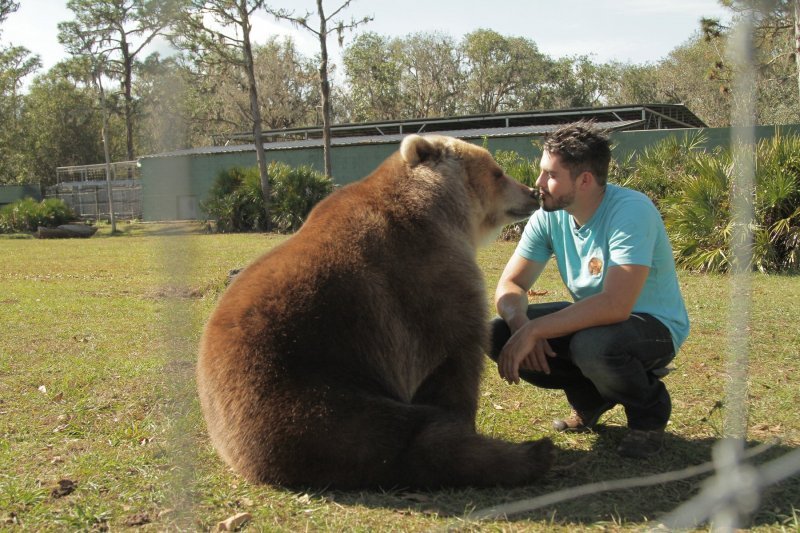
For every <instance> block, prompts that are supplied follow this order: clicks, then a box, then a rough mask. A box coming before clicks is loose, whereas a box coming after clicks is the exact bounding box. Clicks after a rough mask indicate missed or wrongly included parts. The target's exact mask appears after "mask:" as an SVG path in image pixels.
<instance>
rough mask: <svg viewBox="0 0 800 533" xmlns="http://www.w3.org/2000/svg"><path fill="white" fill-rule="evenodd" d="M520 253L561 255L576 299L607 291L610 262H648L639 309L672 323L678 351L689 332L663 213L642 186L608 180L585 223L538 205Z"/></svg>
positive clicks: (559, 260)
mask: <svg viewBox="0 0 800 533" xmlns="http://www.w3.org/2000/svg"><path fill="white" fill-rule="evenodd" d="M516 253H517V254H518V255H520V256H522V257H524V258H526V259H529V260H531V261H537V262H541V263H544V262H547V261H548V260H549V259H550V257H552V256H555V259H556V262H557V263H558V270H559V272H560V273H561V279H562V280H563V281H564V284H565V285H566V286H567V288H568V289H569V292H570V294H571V295H572V298H573V299H574V300H575V301H578V300H580V299H582V298H586V297H587V296H591V295H593V294H597V293H599V292H600V291H602V290H603V280H604V279H605V275H606V272H607V271H608V267H611V266H615V265H644V266H647V267H649V268H650V272H649V274H648V276H647V281H646V282H645V284H644V288H643V289H642V292H641V294H640V295H639V298H638V299H637V300H636V304H635V305H634V306H633V312H634V313H637V312H638V313H648V314H650V315H653V316H654V317H656V318H657V319H659V320H660V321H661V322H662V323H663V324H664V325H665V326H667V328H669V331H670V333H671V334H672V342H673V344H674V345H675V352H676V353H677V351H678V349H679V348H680V346H681V345H682V344H683V341H685V340H686V337H687V336H688V335H689V316H688V314H687V312H686V306H685V305H684V302H683V296H681V291H680V287H679V286H678V277H677V274H676V272H675V260H674V259H673V257H672V246H671V245H670V243H669V238H668V237H667V232H666V229H664V223H663V222H662V220H661V214H660V213H659V212H658V209H656V207H655V205H653V202H651V201H650V199H649V198H648V197H647V196H645V195H644V194H642V193H640V192H638V191H634V190H631V189H626V188H624V187H619V186H617V185H611V184H608V185H606V193H605V195H604V197H603V201H602V202H601V203H600V206H599V207H598V208H597V211H595V213H594V215H592V218H591V219H589V221H588V222H587V223H586V224H584V225H583V226H582V227H580V228H576V224H575V220H574V219H573V218H572V215H570V214H569V213H567V212H566V211H564V210H559V211H552V212H546V211H544V210H543V209H539V210H537V211H536V212H535V213H534V214H533V216H531V218H530V220H529V221H528V224H527V225H526V226H525V231H523V233H522V238H521V240H520V242H519V245H518V246H517V250H516Z"/></svg>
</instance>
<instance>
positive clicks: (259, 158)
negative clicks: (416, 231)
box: [239, 0, 272, 229]
mask: <svg viewBox="0 0 800 533" xmlns="http://www.w3.org/2000/svg"><path fill="white" fill-rule="evenodd" d="M239 15H240V16H241V19H242V40H243V41H244V60H245V70H246V71H247V85H248V93H249V95H250V112H251V113H252V115H253V142H255V145H256V162H257V163H258V175H259V177H260V178H261V192H262V194H263V195H264V214H265V216H266V218H265V220H264V226H265V228H266V229H270V228H271V226H272V224H271V223H270V219H271V217H270V186H269V175H268V174H267V159H266V154H265V153H264V143H263V141H262V140H261V136H262V135H261V133H262V130H261V109H260V107H259V105H258V88H257V87H256V74H255V67H254V65H253V47H252V44H251V43H250V30H251V27H250V18H249V15H248V14H247V1H246V0H240V1H239Z"/></svg>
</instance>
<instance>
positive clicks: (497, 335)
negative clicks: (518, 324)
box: [487, 317, 511, 361]
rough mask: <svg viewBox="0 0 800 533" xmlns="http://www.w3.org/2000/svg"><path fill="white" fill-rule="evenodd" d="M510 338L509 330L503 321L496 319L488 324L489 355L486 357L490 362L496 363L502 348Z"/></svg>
mask: <svg viewBox="0 0 800 533" xmlns="http://www.w3.org/2000/svg"><path fill="white" fill-rule="evenodd" d="M510 338H511V328H509V327H508V324H506V321H505V320H503V319H502V318H500V317H496V318H495V319H494V320H492V321H491V322H490V323H489V353H488V354H487V355H488V356H489V357H491V358H492V360H494V361H497V358H498V357H500V352H501V351H502V350H503V346H505V345H506V343H507V342H508V339H510Z"/></svg>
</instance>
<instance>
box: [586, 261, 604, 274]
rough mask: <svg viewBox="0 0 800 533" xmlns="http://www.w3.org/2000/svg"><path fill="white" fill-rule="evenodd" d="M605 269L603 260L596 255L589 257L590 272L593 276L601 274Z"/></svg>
mask: <svg viewBox="0 0 800 533" xmlns="http://www.w3.org/2000/svg"><path fill="white" fill-rule="evenodd" d="M602 271H603V261H602V260H601V259H598V258H596V257H592V258H591V259H589V274H591V275H592V276H599V275H600V273H601V272H602Z"/></svg>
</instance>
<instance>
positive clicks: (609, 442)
mask: <svg viewBox="0 0 800 533" xmlns="http://www.w3.org/2000/svg"><path fill="white" fill-rule="evenodd" d="M625 431H626V430H625V428H621V427H605V426H600V427H599V428H598V435H597V439H596V443H595V446H594V448H593V449H592V450H591V451H581V450H570V449H560V450H559V453H558V456H557V460H556V464H555V465H554V468H553V470H552V471H551V472H550V473H549V474H548V475H547V476H546V477H545V478H544V479H543V480H542V481H541V483H539V484H536V485H532V486H528V487H521V488H514V489H464V490H441V491H402V490H394V491H386V492H380V491H372V492H368V491H362V492H341V491H329V492H327V493H326V494H325V496H326V498H327V499H329V500H332V501H335V502H337V503H338V504H343V505H353V506H366V507H371V508H384V509H386V508H388V509H393V510H395V512H398V513H401V514H403V513H421V514H425V515H434V516H438V517H441V518H450V519H453V520H454V521H458V522H459V523H461V524H465V522H463V521H462V520H463V519H465V518H466V517H467V515H468V514H469V513H470V512H472V511H474V510H480V509H485V508H488V507H493V506H499V505H503V504H508V503H512V502H517V501H521V500H528V499H531V498H536V497H539V496H543V495H546V494H549V493H553V492H556V491H562V490H564V489H568V488H572V487H579V486H582V485H587V484H590V483H597V482H600V481H613V480H619V479H628V478H642V477H646V476H650V475H655V474H662V473H666V472H671V471H676V470H682V469H684V468H687V467H689V466H693V465H699V464H702V463H706V462H709V461H711V456H712V449H713V447H714V445H715V444H716V443H717V440H715V439H699V440H698V439H686V438H683V437H681V436H679V435H675V434H671V433H667V436H666V439H665V446H664V449H663V451H662V452H661V453H660V454H659V455H658V456H656V457H654V458H650V459H647V460H636V459H626V458H622V457H620V456H619V455H617V453H616V447H617V444H618V443H619V441H620V440H621V439H622V437H623V435H624V434H625ZM758 444H762V443H760V442H748V444H747V447H748V448H750V447H752V446H756V445H758ZM792 450H793V448H791V447H789V446H785V445H780V444H776V445H774V446H772V447H771V448H769V449H768V450H767V451H765V452H763V453H761V454H759V455H758V456H757V457H755V458H753V459H752V460H751V461H750V464H752V465H754V466H756V467H757V466H758V465H759V464H763V463H765V462H768V461H770V460H772V459H776V458H778V457H780V456H782V455H783V454H785V453H788V452H790V451H792ZM465 467H467V466H465ZM710 475H711V474H704V475H701V476H696V477H692V478H688V479H683V480H679V481H673V482H669V483H664V484H661V485H657V486H649V487H636V488H631V489H623V490H614V491H606V492H597V493H593V494H590V495H586V496H581V497H577V498H574V499H571V500H567V501H562V502H560V503H557V504H555V505H550V506H547V507H543V508H540V509H537V510H534V511H530V512H526V513H520V514H517V515H513V516H511V517H509V518H508V520H509V521H510V522H520V521H533V522H539V523H541V522H545V523H548V524H553V525H561V526H583V525H586V526H588V525H592V524H595V525H597V524H598V523H608V524H616V525H629V526H630V525H633V524H636V523H642V522H652V521H656V522H657V521H658V519H659V517H661V516H664V515H666V514H667V513H669V512H670V511H672V510H674V509H675V508H676V507H678V506H679V505H680V504H682V503H684V502H686V501H687V500H689V499H691V498H692V497H693V496H695V495H697V493H698V492H699V491H700V489H701V488H702V487H703V482H704V480H706V479H708V478H709V477H710ZM760 497H761V501H760V504H759V507H758V510H757V511H756V512H755V513H754V514H753V515H752V516H751V522H750V524H749V525H750V526H752V527H755V526H780V525H787V526H789V527H790V528H791V527H796V526H797V517H796V514H797V506H798V502H800V476H795V477H793V478H789V479H787V480H785V481H783V482H782V483H780V484H778V485H775V486H773V487H770V488H768V489H767V490H766V491H764V492H763V493H762V494H761V495H760Z"/></svg>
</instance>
